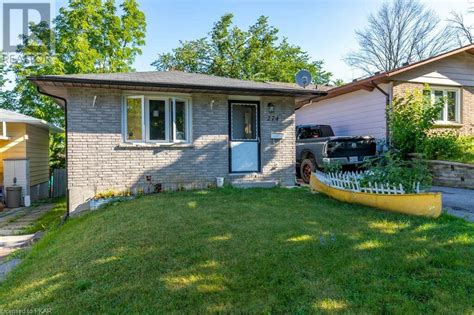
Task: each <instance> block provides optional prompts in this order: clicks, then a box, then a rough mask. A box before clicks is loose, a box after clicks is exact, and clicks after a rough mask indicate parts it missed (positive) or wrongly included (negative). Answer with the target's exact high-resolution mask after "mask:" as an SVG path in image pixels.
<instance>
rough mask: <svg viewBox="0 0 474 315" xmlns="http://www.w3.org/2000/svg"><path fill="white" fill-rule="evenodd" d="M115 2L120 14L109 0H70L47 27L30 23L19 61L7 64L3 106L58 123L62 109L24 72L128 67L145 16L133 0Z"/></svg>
mask: <svg viewBox="0 0 474 315" xmlns="http://www.w3.org/2000/svg"><path fill="white" fill-rule="evenodd" d="M119 7H120V12H121V13H120V15H119V14H118V12H117V6H116V5H115V0H105V1H103V0H70V1H69V6H68V7H67V8H61V9H60V10H59V15H58V16H57V17H56V18H55V20H54V23H53V25H52V27H51V26H49V25H48V24H47V23H45V22H41V23H39V24H36V25H30V33H31V35H30V36H24V37H23V44H22V45H20V46H19V47H18V53H19V56H20V57H19V60H18V62H16V63H14V64H13V65H12V67H11V69H12V70H13V72H14V73H15V76H16V78H15V83H16V85H15V88H14V90H13V94H14V96H15V97H14V100H15V101H14V102H12V103H11V104H9V108H10V109H12V110H15V111H18V112H21V113H23V114H26V115H30V116H33V117H37V118H41V119H44V120H47V121H49V122H51V123H53V124H55V125H57V126H60V127H64V113H63V110H62V108H61V107H60V106H58V105H57V104H56V103H55V102H54V101H53V100H51V99H50V98H49V97H46V96H43V95H41V94H39V93H38V92H37V90H36V89H35V87H34V86H33V85H32V84H31V83H30V82H29V81H28V80H26V77H28V76H29V75H47V74H72V73H98V72H99V73H105V72H124V71H131V70H133V69H132V67H131V65H132V63H133V61H134V60H135V58H136V56H137V55H139V54H141V49H140V47H141V46H143V45H144V43H145V41H144V38H145V29H146V22H145V15H144V14H143V12H141V11H140V10H139V9H138V4H137V2H136V0H124V1H123V2H122V3H121V4H120V6H119ZM55 137H58V138H57V139H56V140H57V141H53V142H54V143H53V144H52V145H51V147H52V148H53V151H52V152H53V153H54V156H53V159H54V158H56V157H57V158H58V159H61V158H62V157H63V153H61V150H62V148H63V147H64V145H61V143H63V142H64V140H63V139H61V138H59V137H60V136H55ZM53 140H54V139H53ZM61 163H62V162H61V161H52V162H51V164H54V165H61Z"/></svg>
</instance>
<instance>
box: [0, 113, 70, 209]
mask: <svg viewBox="0 0 474 315" xmlns="http://www.w3.org/2000/svg"><path fill="white" fill-rule="evenodd" d="M50 132H62V129H61V128H58V127H56V126H54V125H51V124H48V123H47V122H46V121H44V120H41V119H37V118H33V117H30V116H26V115H22V114H19V113H16V112H12V111H9V110H5V109H0V187H2V189H1V190H2V193H3V192H4V191H5V189H4V188H5V187H8V186H12V185H13V184H14V182H16V185H18V186H21V187H22V203H23V202H24V197H25V196H29V198H30V200H32V201H33V200H37V199H41V198H47V197H49V187H48V182H49V133H50Z"/></svg>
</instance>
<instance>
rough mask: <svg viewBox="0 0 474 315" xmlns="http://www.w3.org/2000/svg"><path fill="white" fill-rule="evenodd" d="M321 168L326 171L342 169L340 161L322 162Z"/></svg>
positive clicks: (336, 171) (334, 171) (332, 171)
mask: <svg viewBox="0 0 474 315" xmlns="http://www.w3.org/2000/svg"><path fill="white" fill-rule="evenodd" d="M323 170H324V172H326V173H338V172H341V171H342V164H341V163H340V162H336V163H324V164H323Z"/></svg>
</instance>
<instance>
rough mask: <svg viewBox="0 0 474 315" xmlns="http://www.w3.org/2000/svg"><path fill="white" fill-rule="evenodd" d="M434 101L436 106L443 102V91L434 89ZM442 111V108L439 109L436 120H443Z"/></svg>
mask: <svg viewBox="0 0 474 315" xmlns="http://www.w3.org/2000/svg"><path fill="white" fill-rule="evenodd" d="M434 96H435V97H434V101H435V104H436V105H437V106H438V105H439V104H440V103H442V104H444V99H443V91H434ZM443 113H444V109H441V110H440V111H439V114H438V120H444V119H443Z"/></svg>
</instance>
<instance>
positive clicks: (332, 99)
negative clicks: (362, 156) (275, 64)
mask: <svg viewBox="0 0 474 315" xmlns="http://www.w3.org/2000/svg"><path fill="white" fill-rule="evenodd" d="M425 84H429V85H430V88H431V97H432V99H433V100H435V99H443V100H444V102H445V104H444V109H443V111H442V112H441V113H440V115H439V119H438V121H437V122H436V125H435V126H436V127H438V128H449V129H454V130H458V131H459V132H460V133H462V134H471V135H472V134H474V44H471V45H468V46H465V47H462V48H459V49H455V50H452V51H450V52H447V53H444V54H441V55H438V56H434V57H431V58H429V59H426V60H422V61H419V62H416V63H413V64H407V65H405V66H403V67H401V68H397V69H394V70H391V71H387V72H381V73H377V74H375V75H373V76H371V77H368V78H364V79H360V80H354V81H353V82H351V83H349V84H346V85H343V86H340V87H336V88H333V89H330V90H329V91H328V92H327V95H325V96H321V97H318V96H316V97H314V96H311V97H307V98H303V99H300V100H299V101H298V102H297V108H299V109H298V110H297V112H296V124H297V125H303V124H328V125H331V126H332V128H333V130H334V132H335V134H336V135H340V136H352V135H372V136H374V137H376V138H378V139H385V138H386V133H387V127H386V125H387V123H386V119H385V111H386V106H387V105H390V102H391V101H392V99H393V98H394V97H396V96H399V97H400V96H402V97H403V96H404V95H405V93H406V92H407V91H412V90H414V89H423V87H424V85H425Z"/></svg>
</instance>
